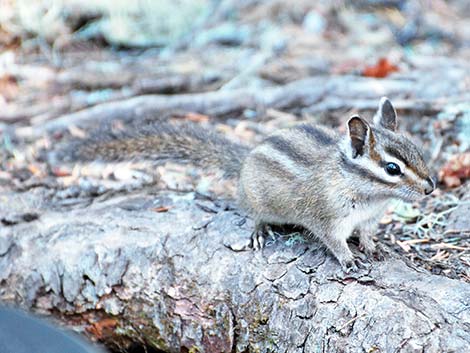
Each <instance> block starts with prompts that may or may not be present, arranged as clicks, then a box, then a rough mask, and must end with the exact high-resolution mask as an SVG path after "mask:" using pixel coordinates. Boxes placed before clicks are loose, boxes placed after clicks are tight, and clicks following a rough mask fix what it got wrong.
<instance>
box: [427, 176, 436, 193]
mask: <svg viewBox="0 0 470 353" xmlns="http://www.w3.org/2000/svg"><path fill="white" fill-rule="evenodd" d="M435 188H436V183H435V182H434V179H433V178H431V177H429V178H427V179H426V186H425V187H424V193H425V194H426V195H429V194H430V193H432V192H433V191H434V189H435Z"/></svg>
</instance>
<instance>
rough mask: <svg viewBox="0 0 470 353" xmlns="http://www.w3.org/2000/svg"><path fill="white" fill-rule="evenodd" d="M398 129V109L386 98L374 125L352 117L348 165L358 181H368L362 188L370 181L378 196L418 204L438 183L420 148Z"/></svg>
mask: <svg viewBox="0 0 470 353" xmlns="http://www.w3.org/2000/svg"><path fill="white" fill-rule="evenodd" d="M396 128H397V122H396V112H395V109H394V108H393V106H392V103H391V102H390V101H389V100H388V99H387V98H385V97H383V98H382V99H381V101H380V105H379V109H378V111H377V113H376V115H375V117H374V123H373V124H372V125H371V124H369V123H367V122H366V121H365V120H364V119H362V118H360V117H359V116H353V117H351V118H350V119H349V121H348V134H347V137H346V152H345V153H346V158H347V161H344V162H345V163H346V164H347V165H348V166H349V169H350V171H351V172H353V173H355V174H357V175H358V176H360V178H358V180H360V181H362V180H364V184H363V185H362V186H366V185H368V184H365V182H366V181H368V182H370V183H372V184H373V186H372V184H369V185H371V187H370V192H371V193H374V196H377V197H384V198H386V197H391V198H398V199H402V200H405V201H414V200H416V199H418V198H419V197H421V196H422V195H429V194H430V193H431V192H432V191H433V190H434V188H435V183H434V181H433V179H432V178H431V176H430V173H429V169H428V167H427V165H426V163H425V161H424V159H423V155H422V153H421V151H420V149H419V148H418V146H416V145H415V144H414V143H413V142H411V141H410V140H409V139H407V138H406V137H405V136H403V135H401V134H399V133H397V132H396ZM359 183H361V182H359ZM359 183H358V184H359ZM358 186H359V185H358Z"/></svg>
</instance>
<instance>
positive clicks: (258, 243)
mask: <svg viewBox="0 0 470 353" xmlns="http://www.w3.org/2000/svg"><path fill="white" fill-rule="evenodd" d="M264 238H265V234H264V232H263V230H262V229H259V230H255V231H254V232H253V233H252V234H251V244H252V246H253V250H261V249H263V248H264Z"/></svg>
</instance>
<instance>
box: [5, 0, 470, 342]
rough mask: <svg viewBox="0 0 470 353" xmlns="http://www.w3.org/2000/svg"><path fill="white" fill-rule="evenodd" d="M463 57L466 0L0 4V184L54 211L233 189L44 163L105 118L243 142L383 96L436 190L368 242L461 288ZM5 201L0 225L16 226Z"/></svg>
mask: <svg viewBox="0 0 470 353" xmlns="http://www.w3.org/2000/svg"><path fill="white" fill-rule="evenodd" d="M469 63H470V2H469V1H467V0H450V1H443V0H420V1H405V0H388V1H387V0H358V1H339V0H338V1H311V0H310V1H307V0H293V1H292V0H291V1H288V0H283V1H282V0H272V1H268V0H237V1H235V0H154V1H150V0H147V1H144V0H136V1H124V0H112V1H111V0H36V1H31V0H0V142H1V145H0V191H1V192H10V191H15V192H16V191H28V190H31V189H32V188H35V187H37V186H38V185H47V187H48V188H50V189H53V190H54V191H53V192H52V194H53V195H52V196H50V200H51V202H53V203H54V207H61V206H64V205H68V206H70V205H72V204H75V203H77V202H78V201H77V198H78V199H80V200H81V201H80V202H82V201H83V200H84V199H85V200H90V199H92V198H93V197H96V196H97V195H103V194H106V193H110V192H116V191H123V190H124V191H129V190H134V189H138V188H142V187H144V186H148V185H154V184H156V187H157V188H171V189H176V190H194V189H195V190H197V191H198V192H201V193H214V194H216V195H223V194H224V192H225V191H226V189H227V188H228V189H230V188H232V189H233V185H231V186H230V185H229V186H227V185H226V184H216V183H212V182H211V180H212V179H207V178H206V176H205V174H207V173H201V171H197V170H194V169H191V168H189V169H188V168H186V167H180V166H175V165H171V164H169V165H166V166H165V167H164V168H158V169H157V170H156V171H155V170H151V169H148V168H147V169H145V167H139V168H140V169H139V174H136V173H130V172H128V171H126V172H119V173H118V172H117V169H111V170H110V169H109V168H108V169H106V168H101V169H99V168H98V169H97V168H94V167H88V168H87V169H82V170H80V172H77V171H76V169H74V166H70V165H65V164H64V165H53V166H51V165H50V163H49V162H48V158H47V156H48V154H49V152H50V151H51V150H53V149H54V146H55V145H57V144H59V143H64V142H65V143H66V141H68V139H69V138H71V137H83V136H86V134H87V133H88V132H89V131H90V129H93V128H94V127H96V126H97V125H98V124H99V123H100V122H101V120H102V119H104V118H106V119H112V120H115V121H119V120H120V119H122V124H124V125H125V124H127V123H129V122H131V121H134V122H135V121H148V120H155V119H175V120H181V119H184V120H189V121H192V122H194V123H198V124H203V125H209V126H211V127H212V128H214V129H216V130H218V131H219V132H221V133H224V134H227V135H229V136H230V137H231V138H233V139H235V140H238V141H242V142H245V143H248V144H253V143H256V142H257V141H259V140H260V139H262V138H263V137H264V136H266V135H267V134H269V133H270V132H272V131H274V130H276V129H278V128H282V127H286V126H290V125H292V124H295V123H298V122H300V121H304V120H307V121H315V122H318V123H322V124H326V125H329V126H333V127H335V128H337V129H338V130H339V131H344V127H343V126H344V124H343V123H344V121H345V120H346V119H347V118H348V117H349V116H350V115H351V114H353V113H358V112H359V113H361V114H363V115H364V116H366V117H371V116H372V114H373V113H374V111H375V109H376V107H377V105H378V102H379V99H380V97H381V96H383V95H388V96H389V97H390V98H391V100H392V102H393V103H394V104H395V106H396V108H397V110H398V113H399V115H400V129H401V130H402V131H404V132H407V133H410V134H411V135H412V136H413V138H414V139H415V140H416V141H418V142H419V143H420V145H421V146H423V148H424V150H425V152H426V157H427V158H428V160H430V164H431V165H432V168H433V170H434V172H435V173H436V175H437V176H438V178H439V185H438V190H437V191H436V192H435V193H434V194H433V197H431V198H429V199H427V200H426V201H423V202H422V203H420V204H415V205H400V206H396V208H395V209H394V210H392V211H391V212H390V213H389V214H388V215H387V216H385V217H384V219H383V220H382V222H381V234H380V237H381V238H382V240H383V241H384V242H386V243H387V244H388V245H389V246H390V247H391V248H392V249H394V250H395V251H397V252H399V253H400V254H402V255H403V256H406V257H407V258H408V259H410V260H411V261H414V262H415V263H417V264H419V266H424V267H426V268H427V269H429V270H430V271H433V272H434V273H437V274H442V275H445V276H449V277H451V278H458V279H461V280H464V281H470V270H469V268H470V256H469V249H470V242H469V237H470V233H469V229H470V222H469V221H466V219H468V212H469V209H468V204H469V200H470V192H469V187H468V179H470V90H469V88H470V64H469ZM276 89H279V91H276ZM247 92H248V93H247ZM245 93H246V94H247V95H244V94H245ZM251 96H256V97H257V98H256V99H255V100H250V97H251ZM149 97H164V99H163V100H158V102H157V101H156V100H151V99H150V98H149ZM273 97H275V99H273ZM133 98H139V99H140V100H138V101H135V100H132V99H133ZM283 98H285V99H283ZM159 99H161V98H159ZM155 102H157V103H158V104H161V106H157V105H158V104H157V103H155ZM180 102H183V103H184V104H183V103H180ZM197 102H199V103H197ZM201 102H202V103H201ZM253 102H254V103H253ZM170 103H171V104H170ZM126 104H127V105H126ZM155 104H157V105H155ZM165 104H166V105H165ZM168 107H169V108H168ZM154 174H158V176H155V175H154ZM12 208H13V209H15V208H16V209H17V210H21V209H22V208H24V205H23V204H19V205H15V204H14V203H10V204H9V205H7V206H5V205H2V206H1V207H0V212H1V213H2V216H1V217H2V219H1V223H2V225H1V226H8V225H11V224H16V223H15V222H19V221H18V219H17V218H15V217H17V213H14V212H13V213H12V212H10V211H11V209H12ZM160 211H162V212H164V211H165V210H163V209H162V210H160ZM160 211H158V212H160ZM28 212H29V211H28ZM24 217H26V218H24V219H21V220H20V221H21V222H22V221H31V220H34V219H37V217H36V216H35V215H34V212H29V213H25V214H24ZM35 217H36V218H35ZM87 327H88V328H87V329H86V330H85V331H86V332H88V334H89V335H90V336H92V337H94V338H95V339H98V340H101V339H103V340H105V338H106V337H105V336H106V333H103V332H106V329H107V328H106V327H104V328H103V327H101V326H100V324H99V323H90V325H89V326H87Z"/></svg>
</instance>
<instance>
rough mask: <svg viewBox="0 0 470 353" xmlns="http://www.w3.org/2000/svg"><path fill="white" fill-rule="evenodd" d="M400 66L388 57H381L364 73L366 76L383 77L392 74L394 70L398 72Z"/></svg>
mask: <svg viewBox="0 0 470 353" xmlns="http://www.w3.org/2000/svg"><path fill="white" fill-rule="evenodd" d="M397 71H398V66H396V65H393V64H391V63H390V62H389V61H388V60H387V59H386V58H380V59H379V61H378V62H377V64H375V65H372V66H367V67H366V68H365V69H364V70H363V71H362V75H363V76H366V77H378V78H383V77H387V76H388V75H390V74H391V73H392V72H397Z"/></svg>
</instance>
